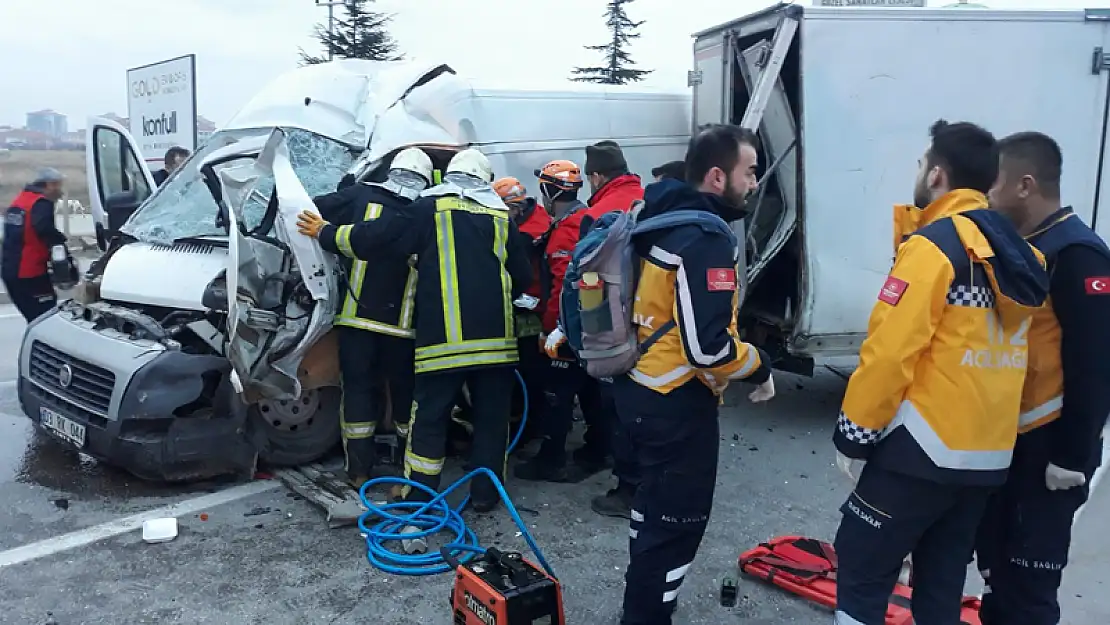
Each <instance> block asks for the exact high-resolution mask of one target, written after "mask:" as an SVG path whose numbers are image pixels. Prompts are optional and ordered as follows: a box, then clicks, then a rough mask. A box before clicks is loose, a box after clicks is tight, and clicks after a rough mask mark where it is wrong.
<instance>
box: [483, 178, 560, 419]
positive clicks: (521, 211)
mask: <svg viewBox="0 0 1110 625" xmlns="http://www.w3.org/2000/svg"><path fill="white" fill-rule="evenodd" d="M493 189H494V191H497V195H499V196H500V197H501V199H502V200H503V201H504V202H505V205H506V206H508V207H509V217H510V218H511V219H512V220H513V222H514V223H515V224H516V226H517V229H518V230H520V235H521V242H522V245H523V247H524V248H525V249H527V250H528V260H529V261H530V262H531V266H532V285H531V286H529V287H528V289H527V290H525V292H524V293H525V295H528V296H530V297H533V298H535V304H534V306H532V307H531V308H528V307H526V306H525V307H522V306H516V307H515V309H514V311H515V313H516V317H515V321H516V336H517V351H518V352H519V353H520V364H519V365H518V366H517V371H518V372H520V376H521V378H523V379H524V387H525V388H524V392H525V393H527V396H528V412H529V414H528V415H527V416H528V421H527V423H526V424H525V430H526V431H525V433H524V436H523V437H522V438H521V440H522V441H526V440H531V439H532V438H535V435H536V434H538V432H539V431H540V428H539V425H540V424H541V423H543V421H544V406H545V405H546V404H547V398H546V397H545V396H544V377H545V376H546V374H547V369H548V361H547V357H546V355H545V354H544V352H543V349H542V348H541V345H540V340H539V338H540V335H541V334H543V320H542V319H541V318H540V314H541V312H542V311H543V310H544V308H543V307H544V304H545V303H546V302H544V299H543V294H542V292H541V289H540V286H541V282H540V268H541V267H542V265H543V247H542V245H541V241H543V235H544V234H545V233H546V232H547V229H548V227H550V226H551V216H550V215H548V214H547V211H546V210H544V208H543V207H542V206H540V205H539V203H538V202H536V199H535V198H533V197H529V196H528V192H527V190H526V189H525V187H524V185H523V184H521V182H520V180H518V179H516V178H501V179H500V180H498V181H496V182H494V183H493ZM521 408H523V405H522V406H521Z"/></svg>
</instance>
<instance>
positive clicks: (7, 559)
mask: <svg viewBox="0 0 1110 625" xmlns="http://www.w3.org/2000/svg"><path fill="white" fill-rule="evenodd" d="M281 485H282V484H281V482H280V481H279V480H259V481H255V482H249V483H247V484H241V485H239V486H233V487H231V488H228V489H227V490H222V491H220V492H218V493H212V494H210V495H202V496H200V497H196V498H194V499H186V500H185V501H182V502H178V503H175V504H172V505H169V506H163V507H161V508H155V509H154V510H148V511H146V512H141V513H139V514H135V515H132V516H129V517H124V518H122V519H116V520H114V521H108V522H107V523H101V524H100V525H95V526H93V527H87V528H85V529H82V530H77V531H76V532H70V533H68V534H62V535H61V536H55V537H54V538H47V539H46V540H40V541H38V542H35V543H30V544H28V545H23V546H22V547H16V548H14V549H9V550H7V551H3V552H0V569H2V568H4V567H8V566H12V565H13V564H22V563H23V562H30V561H31V560H37V559H39V558H44V557H46V556H50V555H54V554H56V553H60V552H62V551H68V550H70V549H76V548H77V547H84V546H85V545H91V544H92V543H95V542H97V541H101V540H104V539H106V538H111V537H113V536H119V535H120V534H126V533H127V532H131V531H134V530H137V529H139V528H140V527H142V526H143V523H144V522H145V521H149V520H151V519H160V518H163V517H180V516H184V515H189V514H193V513H195V512H200V511H203V510H207V509H209V508H214V507H216V506H221V505H223V504H226V503H231V502H232V501H237V500H239V499H244V498H246V497H251V496H253V495H257V494H259V493H264V492H267V491H271V490H274V489H276V488H278V487H280V486H281Z"/></svg>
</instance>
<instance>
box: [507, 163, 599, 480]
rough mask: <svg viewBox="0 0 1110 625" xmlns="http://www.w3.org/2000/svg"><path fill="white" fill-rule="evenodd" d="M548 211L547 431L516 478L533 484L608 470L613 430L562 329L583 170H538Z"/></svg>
mask: <svg viewBox="0 0 1110 625" xmlns="http://www.w3.org/2000/svg"><path fill="white" fill-rule="evenodd" d="M536 176H537V178H539V184H540V195H541V197H542V198H543V204H544V207H546V208H547V210H548V212H549V213H550V215H551V217H552V221H551V225H550V226H549V227H548V230H547V232H546V233H545V235H544V237H543V249H544V253H543V261H544V266H543V269H544V273H543V279H542V282H543V289H542V291H543V294H544V298H543V299H544V310H543V331H544V351H545V352H546V353H547V356H548V358H549V359H550V365H551V367H550V369H549V371H548V373H547V376H546V378H547V384H546V389H547V395H548V397H549V400H550V404H549V405H548V407H547V410H546V414H545V420H544V422H543V424H542V427H543V443H542V444H541V445H540V449H539V451H538V452H537V453H536V455H535V456H533V457H532V458H530V459H529V460H527V461H525V462H523V463H521V464H519V465H517V466H516V468H515V469H514V470H513V475H515V476H516V477H517V478H519V479H522V480H527V481H545V482H568V481H571V482H573V481H580V480H582V479H584V478H585V477H587V476H589V475H592V474H594V473H597V472H599V471H602V470H603V469H604V468H605V466H606V461H607V458H608V455H609V438H610V435H609V432H608V431H607V430H606V425H605V419H604V417H603V416H602V409H603V408H602V399H601V387H600V385H599V383H598V381H597V380H595V379H593V378H591V377H590V376H589V375H588V374H587V373H586V370H585V369H584V368H583V367H582V366H581V365H580V364H579V362H578V359H577V358H576V357H575V355H574V352H572V351H571V349H570V346H569V345H567V344H566V339H565V337H564V336H563V333H562V332H561V331H560V330H559V329H558V327H559V297H560V295H561V294H562V291H563V277H564V276H565V275H566V271H567V267H568V266H569V264H570V259H571V255H572V254H573V253H574V246H575V245H576V244H577V243H578V238H579V234H580V232H581V228H582V217H583V216H584V215H585V213H586V208H587V207H586V205H585V204H583V203H582V202H580V201H579V200H578V190H579V189H581V188H582V172H581V170H580V169H579V168H578V165H577V164H575V163H573V162H572V161H566V160H556V161H551V162H550V163H548V164H547V165H545V166H544V167H543V169H539V170H536ZM575 397H577V398H578V403H579V405H580V407H581V408H582V416H583V418H584V419H585V421H586V426H587V429H586V435H585V439H586V444H585V445H583V446H582V447H581V448H579V449H578V450H576V451H575V453H574V456H573V459H574V464H575V468H576V469H578V470H577V471H576V472H574V473H571V472H570V471H569V470H568V467H567V452H566V446H567V435H569V434H570V430H571V427H572V426H573V425H574V399H575Z"/></svg>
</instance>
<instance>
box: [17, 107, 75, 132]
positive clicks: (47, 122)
mask: <svg viewBox="0 0 1110 625" xmlns="http://www.w3.org/2000/svg"><path fill="white" fill-rule="evenodd" d="M67 121H68V120H67V119H66V116H65V115H62V114H61V113H58V112H57V111H52V110H50V109H45V110H42V111H35V112H33V113H27V130H31V131H33V132H41V133H42V134H44V135H50V136H51V137H54V138H55V139H57V138H59V137H61V136H62V135H64V134H65V133H66V132H68V131H69V127H68V123H67Z"/></svg>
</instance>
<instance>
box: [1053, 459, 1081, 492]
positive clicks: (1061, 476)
mask: <svg viewBox="0 0 1110 625" xmlns="http://www.w3.org/2000/svg"><path fill="white" fill-rule="evenodd" d="M1044 483H1045V486H1047V487H1048V490H1068V489H1069V488H1075V487H1076V486H1082V485H1084V484H1086V483H1087V476H1086V475H1083V474H1082V473H1080V472H1079V471H1069V470H1068V469H1065V468H1063V467H1058V466H1056V465H1054V464H1052V463H1051V462H1050V463H1048V467H1047V468H1045V470H1044Z"/></svg>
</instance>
